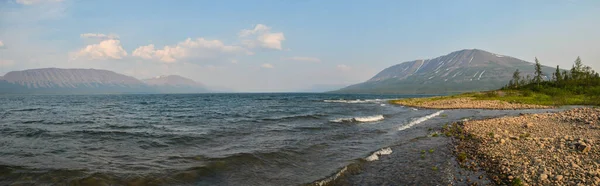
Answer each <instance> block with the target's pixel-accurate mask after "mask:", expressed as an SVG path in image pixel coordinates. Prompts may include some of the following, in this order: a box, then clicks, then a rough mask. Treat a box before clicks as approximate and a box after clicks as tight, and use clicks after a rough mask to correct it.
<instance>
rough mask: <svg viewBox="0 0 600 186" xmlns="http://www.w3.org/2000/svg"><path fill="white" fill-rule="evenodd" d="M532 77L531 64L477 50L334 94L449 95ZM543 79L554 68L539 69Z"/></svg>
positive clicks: (412, 64)
mask: <svg viewBox="0 0 600 186" xmlns="http://www.w3.org/2000/svg"><path fill="white" fill-rule="evenodd" d="M516 69H519V70H520V71H521V72H522V73H521V74H523V75H533V72H534V66H533V63H531V62H527V61H524V60H521V59H517V58H514V57H510V56H504V55H499V54H494V53H491V52H487V51H484V50H479V49H466V50H460V51H456V52H452V53H450V54H448V55H444V56H440V57H437V58H433V59H425V60H414V61H408V62H404V63H400V64H397V65H394V66H391V67H388V68H386V69H384V70H383V71H381V72H379V73H378V74H377V75H375V76H374V77H373V78H371V79H369V80H367V81H366V82H363V83H360V84H355V85H351V86H348V87H345V88H342V89H340V90H337V91H333V92H334V93H379V94H381V93H383V94H449V93H461V92H471V91H483V90H494V89H498V88H501V87H502V86H504V85H506V84H507V82H508V81H509V80H510V79H511V78H512V74H513V72H514V71H515V70H516ZM542 70H543V72H544V73H545V74H546V78H548V77H549V76H550V74H551V73H552V72H553V70H554V68H551V67H543V69H542Z"/></svg>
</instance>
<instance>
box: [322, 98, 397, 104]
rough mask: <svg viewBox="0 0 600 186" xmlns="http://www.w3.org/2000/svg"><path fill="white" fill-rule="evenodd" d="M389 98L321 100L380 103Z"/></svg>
mask: <svg viewBox="0 0 600 186" xmlns="http://www.w3.org/2000/svg"><path fill="white" fill-rule="evenodd" d="M389 100H390V99H362V100H361V99H356V100H345V99H328V100H323V102H327V103H381V102H384V101H389Z"/></svg>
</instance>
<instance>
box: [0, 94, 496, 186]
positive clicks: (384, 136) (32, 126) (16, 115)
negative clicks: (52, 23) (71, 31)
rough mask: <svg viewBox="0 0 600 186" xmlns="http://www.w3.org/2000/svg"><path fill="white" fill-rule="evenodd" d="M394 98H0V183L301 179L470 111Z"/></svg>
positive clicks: (319, 176)
mask: <svg viewBox="0 0 600 186" xmlns="http://www.w3.org/2000/svg"><path fill="white" fill-rule="evenodd" d="M401 97H414V96H381V95H337V94H293V93H281V94H278V93H273V94H189V95H184V94H170V95H43V96H42V95H38V96H34V95H28V96H16V95H13V96H11V95H5V96H0V103H1V105H0V185H6V184H18V183H22V184H104V183H106V184H117V185H122V184H130V185H136V184H137V185H300V184H310V183H315V181H318V180H323V179H325V178H328V177H331V176H332V175H333V176H334V175H335V174H336V173H337V172H339V171H340V169H342V168H343V167H345V166H347V165H349V164H351V163H353V162H356V161H357V160H360V161H377V160H376V159H374V158H373V156H372V155H373V153H374V152H375V153H377V152H379V153H380V154H383V155H385V154H386V152H385V148H386V147H388V146H391V145H394V144H397V143H398V142H402V141H408V140H409V139H412V138H414V137H415V136H414V135H411V134H412V133H413V132H411V129H412V128H414V127H415V126H419V125H420V124H421V123H422V122H426V121H428V120H431V119H435V118H438V119H440V121H436V122H437V123H442V122H447V121H450V120H457V118H458V117H464V116H470V115H474V114H473V113H464V112H461V113H463V114H462V115H464V116H462V115H461V114H460V113H456V114H452V117H456V118H449V119H446V120H444V121H442V120H441V116H443V115H444V114H442V112H443V111H439V110H427V109H424V110H420V109H414V108H407V107H402V106H397V105H390V104H388V103H387V101H388V100H389V99H393V98H401ZM488 115H490V116H493V115H497V113H496V112H490V113H488ZM444 117H447V116H444ZM382 149H384V151H382ZM383 155H382V156H383Z"/></svg>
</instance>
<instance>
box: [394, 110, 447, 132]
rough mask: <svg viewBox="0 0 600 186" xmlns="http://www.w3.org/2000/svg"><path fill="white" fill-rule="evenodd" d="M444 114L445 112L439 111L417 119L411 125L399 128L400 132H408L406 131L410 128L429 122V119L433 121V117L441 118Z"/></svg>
mask: <svg viewBox="0 0 600 186" xmlns="http://www.w3.org/2000/svg"><path fill="white" fill-rule="evenodd" d="M443 112H444V111H443V110H440V111H437V112H436V113H433V114H430V115H427V116H423V117H420V118H417V119H415V120H413V121H411V122H410V123H408V124H406V125H403V126H401V127H399V128H398V130H406V129H408V128H410V127H412V126H414V125H416V124H419V123H423V122H424V121H427V120H429V119H431V118H433V117H436V116H439V115H440V114H442V113H443Z"/></svg>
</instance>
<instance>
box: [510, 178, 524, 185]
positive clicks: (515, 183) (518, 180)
mask: <svg viewBox="0 0 600 186" xmlns="http://www.w3.org/2000/svg"><path fill="white" fill-rule="evenodd" d="M510 185H512V186H523V185H524V184H523V181H521V179H520V178H515V179H513V181H512V183H511V184H510Z"/></svg>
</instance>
